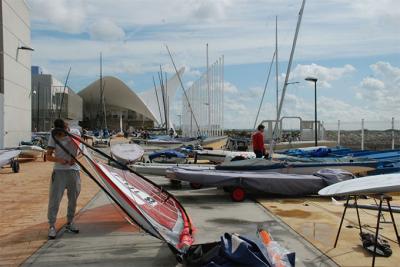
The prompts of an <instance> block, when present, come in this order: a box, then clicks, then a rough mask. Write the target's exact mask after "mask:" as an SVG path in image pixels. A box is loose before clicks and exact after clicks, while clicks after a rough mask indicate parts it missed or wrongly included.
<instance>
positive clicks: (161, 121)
mask: <svg viewBox="0 0 400 267" xmlns="http://www.w3.org/2000/svg"><path fill="white" fill-rule="evenodd" d="M153 84H154V91H155V92H156V98H157V105H158V112H159V113H160V123H161V125H163V120H162V115H161V107H160V101H159V100H158V93H157V86H156V81H155V80H154V76H153Z"/></svg>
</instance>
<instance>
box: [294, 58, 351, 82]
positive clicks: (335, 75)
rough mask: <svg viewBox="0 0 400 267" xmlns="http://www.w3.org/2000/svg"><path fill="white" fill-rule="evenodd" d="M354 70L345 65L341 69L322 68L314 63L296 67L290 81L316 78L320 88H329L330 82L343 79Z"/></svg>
mask: <svg viewBox="0 0 400 267" xmlns="http://www.w3.org/2000/svg"><path fill="white" fill-rule="evenodd" d="M355 71H356V69H355V68H354V67H353V66H352V65H350V64H346V65H344V66H343V67H332V68H329V67H324V66H321V65H318V64H315V63H312V64H310V65H301V64H299V65H297V66H296V67H295V68H294V69H293V71H292V72H291V75H292V79H294V80H296V79H300V80H304V78H306V77H308V76H312V77H316V78H318V84H319V85H321V86H322V87H331V86H332V85H331V82H332V81H336V80H339V79H341V78H342V77H344V76H345V75H349V74H352V73H354V72H355Z"/></svg>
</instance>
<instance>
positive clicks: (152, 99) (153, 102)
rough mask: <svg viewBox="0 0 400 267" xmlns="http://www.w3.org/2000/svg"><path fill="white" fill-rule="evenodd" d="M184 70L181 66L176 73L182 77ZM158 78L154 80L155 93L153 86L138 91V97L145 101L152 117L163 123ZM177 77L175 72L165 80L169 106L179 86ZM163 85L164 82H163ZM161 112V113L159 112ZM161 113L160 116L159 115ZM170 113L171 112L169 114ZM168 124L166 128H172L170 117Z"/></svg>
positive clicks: (162, 106) (162, 104)
mask: <svg viewBox="0 0 400 267" xmlns="http://www.w3.org/2000/svg"><path fill="white" fill-rule="evenodd" d="M184 72H185V68H184V67H182V68H181V69H180V70H179V71H178V73H179V75H180V76H181V77H182V75H183V73H184ZM157 81H158V79H157V80H156V84H157V83H158V85H156V88H157V94H156V92H155V90H154V87H153V88H151V89H148V90H146V91H144V92H141V93H139V96H140V98H141V99H142V100H143V102H144V103H146V105H147V107H148V108H149V109H150V111H151V112H152V113H153V114H154V117H156V119H157V122H158V123H159V124H161V122H163V123H165V115H164V103H163V100H162V93H161V87H160V85H159V82H157ZM179 85H180V84H179V78H178V75H177V74H175V75H174V76H172V77H171V78H170V79H169V80H167V83H166V87H167V97H166V99H167V101H169V106H170V107H171V106H172V103H173V101H174V99H175V95H176V90H177V89H178V87H179ZM164 86H165V84H164ZM157 96H158V102H157ZM158 103H159V104H160V108H158ZM167 105H168V104H167ZM160 112H161V114H160ZM160 115H161V116H160ZM169 115H171V114H169ZM168 121H169V123H168V124H169V125H168V128H174V127H173V124H172V119H171V117H169V118H168Z"/></svg>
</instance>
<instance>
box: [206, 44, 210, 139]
mask: <svg viewBox="0 0 400 267" xmlns="http://www.w3.org/2000/svg"><path fill="white" fill-rule="evenodd" d="M206 60H207V99H208V100H207V105H208V127H207V128H208V129H207V132H208V133H207V134H210V128H211V95H210V93H211V92H210V69H209V65H208V64H209V63H208V43H207V44H206Z"/></svg>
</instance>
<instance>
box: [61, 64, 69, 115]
mask: <svg viewBox="0 0 400 267" xmlns="http://www.w3.org/2000/svg"><path fill="white" fill-rule="evenodd" d="M70 73H71V67H69V70H68V74H67V78H65V83H64V90H63V93H62V95H61V103H60V109H59V110H58V118H61V111H62V106H63V103H64V95H65V89H67V84H68V79H69V74H70Z"/></svg>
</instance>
